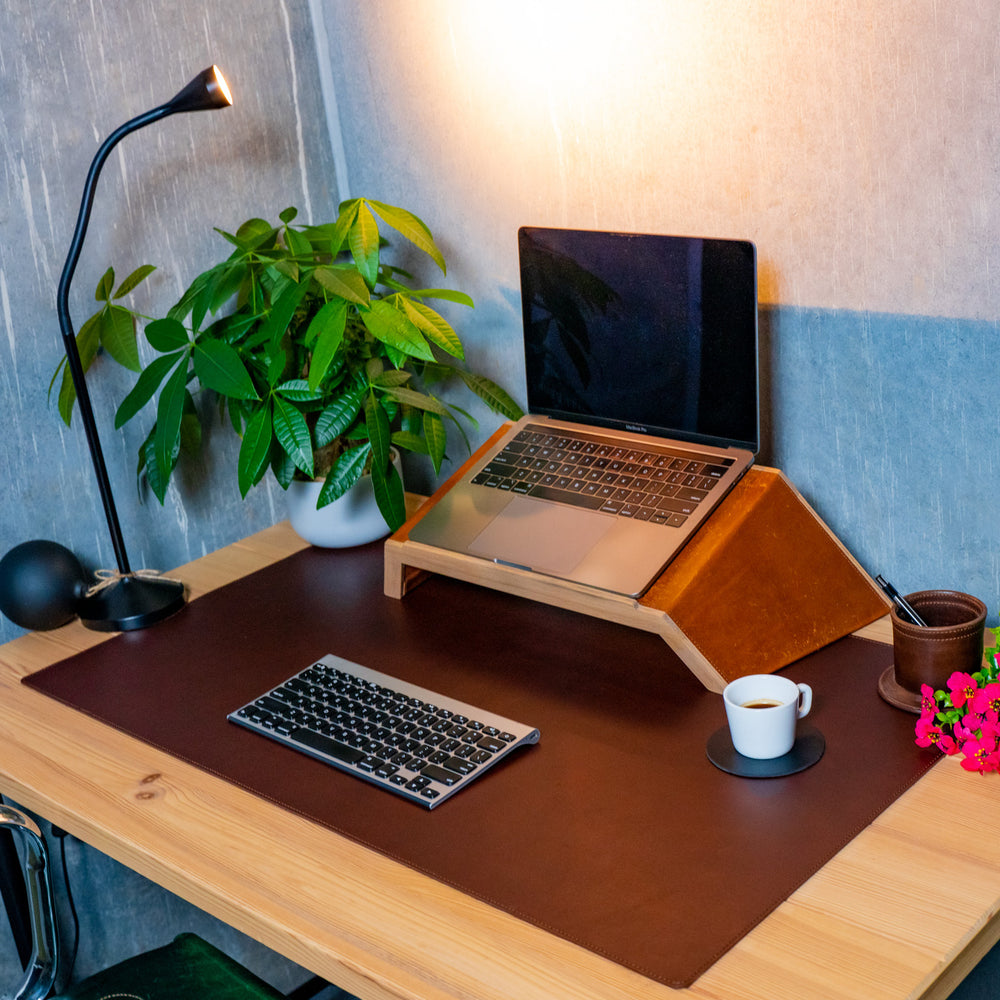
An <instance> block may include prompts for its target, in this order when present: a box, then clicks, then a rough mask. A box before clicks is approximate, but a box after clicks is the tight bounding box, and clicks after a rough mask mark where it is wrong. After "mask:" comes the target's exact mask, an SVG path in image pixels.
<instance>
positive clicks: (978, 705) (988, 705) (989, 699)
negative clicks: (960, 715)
mask: <svg viewBox="0 0 1000 1000" xmlns="http://www.w3.org/2000/svg"><path fill="white" fill-rule="evenodd" d="M972 711H973V712H975V713H976V714H977V715H979V716H981V717H982V718H984V719H988V720H989V721H990V722H993V723H996V722H998V721H1000V682H997V681H991V682H990V683H989V684H987V685H986V687H984V688H979V689H978V690H977V691H976V693H975V694H974V695H973V696H972Z"/></svg>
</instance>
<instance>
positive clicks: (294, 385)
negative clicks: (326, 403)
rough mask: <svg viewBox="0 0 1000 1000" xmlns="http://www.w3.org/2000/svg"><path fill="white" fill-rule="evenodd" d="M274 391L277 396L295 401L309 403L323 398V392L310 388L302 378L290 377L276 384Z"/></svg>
mask: <svg viewBox="0 0 1000 1000" xmlns="http://www.w3.org/2000/svg"><path fill="white" fill-rule="evenodd" d="M274 391H275V392H276V393H277V394H278V395H279V396H284V397H285V399H291V400H292V401H294V402H296V403H311V402H315V401H316V400H317V399H322V398H323V394H322V393H320V392H316V390H315V389H311V388H310V387H309V383H308V382H307V381H306V380H305V379H304V378H291V379H289V380H288V381H287V382H282V383H281V385H279V386H276V387H275V389H274Z"/></svg>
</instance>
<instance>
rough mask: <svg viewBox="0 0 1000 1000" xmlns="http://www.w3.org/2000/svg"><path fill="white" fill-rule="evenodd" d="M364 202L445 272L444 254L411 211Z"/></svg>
mask: <svg viewBox="0 0 1000 1000" xmlns="http://www.w3.org/2000/svg"><path fill="white" fill-rule="evenodd" d="M365 202H366V204H368V205H371V207H372V208H374V209H375V211H376V212H378V214H379V215H380V216H381V217H382V218H383V219H384V220H385V221H386V222H388V223H389V225H390V226H392V228H393V229H395V230H396V232H398V233H399V234H400V235H401V236H405V237H406V239H408V240H409V241H410V242H411V243H412V244H413V245H414V246H416V247H418V248H419V249H420V250H423V251H424V253H425V254H427V255H428V256H429V257H430V258H431V260H433V261H434V263H435V264H437V266H438V267H439V268H441V272H442V273H446V268H445V263H444V255H443V254H442V253H441V251H440V250H439V249H438V248H437V244H436V243H435V242H434V237H433V236H432V235H431V231H430V230H429V229H428V228H427V226H426V225H424V223H423V222H422V221H421V220H420V219H418V218H417V217H416V216H415V215H414V214H413V213H412V212H408V211H406V209H404V208H397V207H396V206H395V205H386V204H385V203H384V202H381V201H372V200H370V199H365Z"/></svg>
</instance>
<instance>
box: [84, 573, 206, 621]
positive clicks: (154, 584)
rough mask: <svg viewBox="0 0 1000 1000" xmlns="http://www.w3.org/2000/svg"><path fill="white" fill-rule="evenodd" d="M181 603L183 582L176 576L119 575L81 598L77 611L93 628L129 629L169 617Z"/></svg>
mask: <svg viewBox="0 0 1000 1000" xmlns="http://www.w3.org/2000/svg"><path fill="white" fill-rule="evenodd" d="M185 603H186V598H185V596H184V584H183V583H180V582H179V581H177V580H165V579H157V578H155V577H145V576H123V577H121V578H120V579H118V580H115V581H114V583H111V584H108V586H106V587H103V588H102V589H101V590H98V591H97V592H96V593H95V594H93V595H91V596H90V597H86V598H84V599H83V600H82V601H81V602H80V605H79V608H78V609H77V614H78V615H79V616H80V621H81V622H83V624H84V625H85V626H86V627H87V628H89V629H93V630H94V631H95V632H132V631H135V630H137V629H142V628H148V627H149V626H150V625H155V624H156V623H157V622H159V621H163V619H164V618H169V617H170V616H171V615H173V614H176V613H177V612H178V611H180V609H181V608H183V607H184V605H185Z"/></svg>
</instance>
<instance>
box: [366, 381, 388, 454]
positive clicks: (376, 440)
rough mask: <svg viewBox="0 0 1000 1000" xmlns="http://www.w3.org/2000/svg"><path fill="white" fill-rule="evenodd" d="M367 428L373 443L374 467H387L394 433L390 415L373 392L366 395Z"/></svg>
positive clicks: (369, 438)
mask: <svg viewBox="0 0 1000 1000" xmlns="http://www.w3.org/2000/svg"><path fill="white" fill-rule="evenodd" d="M365 426H366V428H367V429H368V440H369V441H371V443H372V467H373V468H374V467H375V466H379V467H385V466H386V465H387V464H388V462H389V449H390V446H391V444H392V441H391V437H392V431H391V429H390V427H389V415H388V414H387V413H386V412H385V410H384V409H382V406H381V404H380V403H379V401H378V399H377V398H376V397H375V395H374V393H371V392H369V393H367V394H366V395H365Z"/></svg>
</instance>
